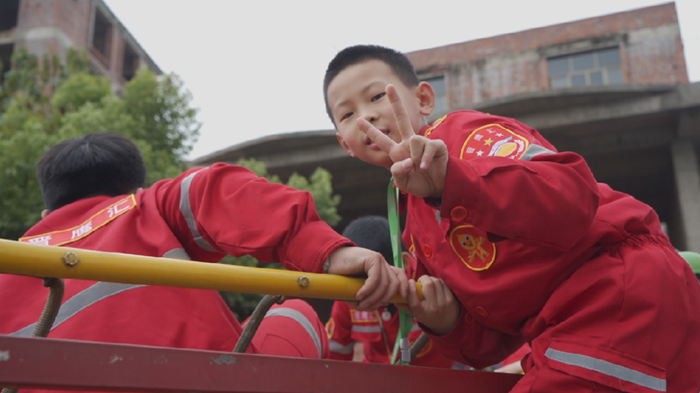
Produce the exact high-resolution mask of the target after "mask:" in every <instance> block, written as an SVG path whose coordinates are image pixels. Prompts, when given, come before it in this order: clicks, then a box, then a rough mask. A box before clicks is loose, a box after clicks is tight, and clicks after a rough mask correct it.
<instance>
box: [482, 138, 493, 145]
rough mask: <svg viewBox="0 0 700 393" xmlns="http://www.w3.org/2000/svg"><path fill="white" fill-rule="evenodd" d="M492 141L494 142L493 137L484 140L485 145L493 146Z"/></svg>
mask: <svg viewBox="0 0 700 393" xmlns="http://www.w3.org/2000/svg"><path fill="white" fill-rule="evenodd" d="M492 143H493V139H491V138H489V139H487V140H485V141H484V145H486V146H491V144H492Z"/></svg>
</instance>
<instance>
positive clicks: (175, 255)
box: [163, 248, 192, 261]
mask: <svg viewBox="0 0 700 393" xmlns="http://www.w3.org/2000/svg"><path fill="white" fill-rule="evenodd" d="M163 258H171V259H182V260H185V261H191V260H192V258H190V256H189V254H187V251H185V250H184V249H182V248H173V249H172V250H170V251H168V252H166V253H165V254H163Z"/></svg>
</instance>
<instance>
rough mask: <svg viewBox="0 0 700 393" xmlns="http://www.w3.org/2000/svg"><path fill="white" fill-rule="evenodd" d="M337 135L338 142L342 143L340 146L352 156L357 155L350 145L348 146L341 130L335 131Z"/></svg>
mask: <svg viewBox="0 0 700 393" xmlns="http://www.w3.org/2000/svg"><path fill="white" fill-rule="evenodd" d="M335 137H336V138H338V143H340V146H342V147H343V150H345V152H346V153H348V155H349V156H350V157H355V155H354V154H353V153H352V150H350V146H348V144H347V143H345V141H344V140H343V137H341V136H340V133H339V132H336V133H335Z"/></svg>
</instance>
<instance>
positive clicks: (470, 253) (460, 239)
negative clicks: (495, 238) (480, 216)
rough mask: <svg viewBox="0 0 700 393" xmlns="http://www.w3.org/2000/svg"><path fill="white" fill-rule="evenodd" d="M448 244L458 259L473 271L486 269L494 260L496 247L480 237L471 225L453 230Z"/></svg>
mask: <svg viewBox="0 0 700 393" xmlns="http://www.w3.org/2000/svg"><path fill="white" fill-rule="evenodd" d="M450 244H451V245H452V249H453V250H454V252H455V253H456V254H457V256H459V259H461V260H462V262H464V264H465V265H467V267H468V268H470V269H472V270H475V271H481V270H486V269H488V268H489V267H491V265H492V264H493V261H494V260H495V259H496V245H495V244H493V243H491V242H490V241H488V239H486V237H484V236H480V235H479V232H478V231H477V230H476V229H475V228H474V227H473V226H471V225H462V226H458V227H456V228H455V229H453V230H452V232H451V233H450Z"/></svg>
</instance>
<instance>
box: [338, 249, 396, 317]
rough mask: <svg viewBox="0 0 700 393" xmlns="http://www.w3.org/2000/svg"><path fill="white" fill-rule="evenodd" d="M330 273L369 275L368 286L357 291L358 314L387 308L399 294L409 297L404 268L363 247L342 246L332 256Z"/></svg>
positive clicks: (366, 282)
mask: <svg viewBox="0 0 700 393" xmlns="http://www.w3.org/2000/svg"><path fill="white" fill-rule="evenodd" d="M329 258H330V265H329V267H328V273H331V274H340V275H343V276H356V275H360V274H363V273H364V274H366V275H367V280H366V281H365V285H363V286H362V288H360V290H359V291H357V295H356V296H357V300H359V302H360V303H359V304H358V305H357V307H355V309H357V310H359V311H373V310H376V309H377V308H379V307H382V306H386V305H387V304H389V301H390V300H391V299H392V298H393V297H394V295H396V294H397V293H399V294H400V295H401V296H402V297H404V298H405V297H407V296H408V279H407V277H406V272H405V271H404V270H403V269H399V268H397V267H394V266H391V265H389V264H388V263H387V262H386V261H385V260H384V257H382V254H380V253H378V252H374V251H371V250H368V249H365V248H361V247H340V248H338V249H337V250H335V251H333V252H332V253H331V255H330V257H329Z"/></svg>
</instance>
